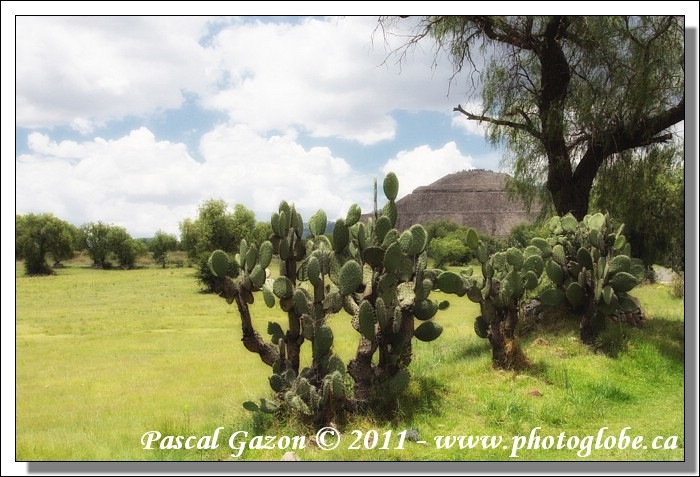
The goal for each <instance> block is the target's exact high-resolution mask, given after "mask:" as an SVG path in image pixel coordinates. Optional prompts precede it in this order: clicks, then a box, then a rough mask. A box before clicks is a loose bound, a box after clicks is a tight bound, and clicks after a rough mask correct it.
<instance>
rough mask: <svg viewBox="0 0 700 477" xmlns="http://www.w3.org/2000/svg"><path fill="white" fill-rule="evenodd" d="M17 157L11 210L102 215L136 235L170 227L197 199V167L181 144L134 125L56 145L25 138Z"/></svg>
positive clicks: (80, 217) (79, 219)
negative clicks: (115, 134)
mask: <svg viewBox="0 0 700 477" xmlns="http://www.w3.org/2000/svg"><path fill="white" fill-rule="evenodd" d="M29 147H30V153H29V154H24V155H21V156H19V157H18V158H17V160H16V164H15V167H16V201H17V202H16V203H17V209H16V212H17V213H18V214H22V213H27V212H52V213H53V214H54V215H56V216H57V217H59V218H62V219H64V220H68V221H69V222H72V223H74V224H75V225H80V224H83V223H86V222H92V221H95V222H96V221H103V222H108V223H114V224H116V225H122V226H125V227H127V228H128V229H129V230H130V231H131V232H132V234H134V235H135V236H142V235H152V234H153V232H155V231H156V230H157V229H158V228H162V229H164V230H167V231H168V232H171V233H175V232H176V231H177V226H178V222H179V221H180V220H181V218H182V214H183V213H184V212H185V211H191V210H193V209H194V208H195V207H194V206H193V204H196V201H197V200H198V199H199V197H200V189H199V183H198V178H199V177H200V169H201V166H200V165H199V164H198V163H197V162H196V161H194V160H193V159H192V158H191V157H190V156H189V154H188V153H187V151H186V149H185V147H184V145H182V144H174V143H170V142H168V141H156V139H155V138H154V137H153V134H152V133H151V132H150V131H149V130H147V129H145V128H141V129H138V130H134V131H132V132H131V133H130V134H129V135H127V136H124V137H122V138H119V139H116V140H109V141H107V140H104V139H100V138H96V139H94V140H91V141H86V142H82V143H78V142H75V141H62V142H60V143H56V142H54V141H51V139H50V138H49V137H48V136H46V135H43V134H39V133H32V134H31V135H30V137H29Z"/></svg>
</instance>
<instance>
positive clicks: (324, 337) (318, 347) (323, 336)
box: [313, 325, 333, 357]
mask: <svg viewBox="0 0 700 477" xmlns="http://www.w3.org/2000/svg"><path fill="white" fill-rule="evenodd" d="M331 346H333V330H331V328H330V327H329V326H327V325H321V326H319V327H318V328H317V329H316V331H315V333H314V343H313V353H314V356H317V357H322V356H325V355H327V354H328V352H329V351H330V350H331Z"/></svg>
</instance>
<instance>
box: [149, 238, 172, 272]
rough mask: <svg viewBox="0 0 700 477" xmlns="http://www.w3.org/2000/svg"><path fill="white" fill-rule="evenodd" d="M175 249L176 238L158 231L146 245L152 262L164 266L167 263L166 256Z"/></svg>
mask: <svg viewBox="0 0 700 477" xmlns="http://www.w3.org/2000/svg"><path fill="white" fill-rule="evenodd" d="M176 248H177V237H175V236H174V235H172V234H168V233H165V232H163V231H162V230H158V231H157V232H156V234H155V235H154V236H153V238H152V239H151V241H150V242H149V244H148V249H149V250H150V252H151V254H152V256H153V260H155V262H156V263H158V264H160V265H162V267H163V268H165V265H166V264H167V263H168V254H169V252H172V251H173V250H175V249H176Z"/></svg>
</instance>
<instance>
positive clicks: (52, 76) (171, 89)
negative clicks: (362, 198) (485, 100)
mask: <svg viewBox="0 0 700 477" xmlns="http://www.w3.org/2000/svg"><path fill="white" fill-rule="evenodd" d="M376 25H377V21H376V17H341V18H327V19H317V18H308V19H305V20H303V21H301V22H297V23H291V20H289V21H288V22H284V21H280V22H275V23H273V22H260V21H250V20H249V21H247V22H243V21H242V20H240V19H233V20H231V19H225V18H218V17H217V18H204V17H40V16H25V17H18V19H17V35H16V47H17V53H16V55H17V68H16V84H17V93H16V104H17V118H16V124H17V125H18V126H21V127H26V128H37V127H51V126H55V125H68V126H70V127H72V128H73V129H75V130H77V131H79V132H81V133H84V134H89V133H91V132H92V131H93V130H94V128H95V127H96V126H100V125H103V124H105V122H107V121H109V120H114V119H123V118H126V117H139V116H145V115H148V114H151V113H156V112H160V111H163V110H166V109H172V108H178V107H179V106H181V105H182V103H183V101H184V96H183V93H184V92H193V93H195V94H197V95H198V96H199V98H200V100H201V103H202V105H204V107H206V108H209V109H213V110H221V111H225V112H226V113H227V114H228V115H229V117H230V119H231V121H232V122H234V123H241V124H247V125H249V126H250V127H252V128H253V129H255V130H256V131H258V132H270V131H282V132H284V133H285V134H286V133H288V132H289V131H291V130H292V129H293V130H296V131H298V132H305V133H309V134H311V135H312V136H317V137H340V138H344V139H350V140H355V141H359V142H360V143H362V144H373V143H376V142H379V141H382V140H390V139H392V138H394V136H395V131H396V123H395V121H394V120H393V119H392V117H391V112H392V111H394V110H396V109H407V110H420V109H429V110H437V111H443V112H444V113H445V114H451V107H452V106H453V103H455V99H449V98H447V97H446V93H447V90H448V84H449V82H448V78H449V75H450V74H451V66H450V65H449V64H447V63H446V62H443V61H438V66H435V65H434V64H433V62H434V57H433V55H432V54H431V53H430V52H423V51H421V50H415V51H413V52H412V53H411V55H410V57H409V58H408V59H407V60H406V61H404V62H403V63H402V64H401V65H397V64H396V58H395V57H393V56H391V55H390V52H391V50H392V49H393V48H395V47H397V46H398V42H399V41H401V40H400V38H398V37H394V36H389V37H388V38H387V40H386V41H387V42H388V43H389V44H387V45H385V44H384V38H382V37H381V34H380V33H377V32H374V31H375V27H376ZM204 38H206V41H204V40H203V39H204ZM385 60H386V62H385Z"/></svg>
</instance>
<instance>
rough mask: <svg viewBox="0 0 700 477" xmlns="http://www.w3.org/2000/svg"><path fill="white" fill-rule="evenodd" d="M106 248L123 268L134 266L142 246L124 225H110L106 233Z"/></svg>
mask: <svg viewBox="0 0 700 477" xmlns="http://www.w3.org/2000/svg"><path fill="white" fill-rule="evenodd" d="M107 246H108V250H109V251H110V252H112V253H114V255H115V256H116V257H117V260H118V261H119V266H120V267H121V268H125V269H131V268H134V264H135V263H136V257H137V256H138V255H139V253H140V252H141V251H143V250H144V248H143V247H142V246H141V245H140V244H138V243H137V242H136V241H135V240H134V239H133V238H131V235H129V232H127V231H126V229H125V228H124V227H118V226H116V225H112V226H110V227H109V232H108V233H107Z"/></svg>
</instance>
